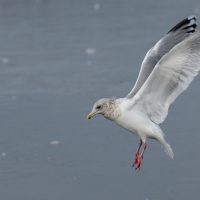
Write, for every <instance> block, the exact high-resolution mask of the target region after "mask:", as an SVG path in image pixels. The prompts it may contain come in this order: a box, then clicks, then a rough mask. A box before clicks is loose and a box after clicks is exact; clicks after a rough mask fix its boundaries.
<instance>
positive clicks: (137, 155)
mask: <svg viewBox="0 0 200 200" xmlns="http://www.w3.org/2000/svg"><path fill="white" fill-rule="evenodd" d="M139 156H140V155H139V152H137V153H136V154H135V158H134V162H133V165H132V166H133V167H134V166H135V165H137V163H138V160H139Z"/></svg>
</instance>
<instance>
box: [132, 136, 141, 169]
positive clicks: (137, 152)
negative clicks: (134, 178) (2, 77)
mask: <svg viewBox="0 0 200 200" xmlns="http://www.w3.org/2000/svg"><path fill="white" fill-rule="evenodd" d="M141 146H142V140H141V139H140V143H139V146H138V149H137V151H136V153H135V158H134V162H133V165H132V166H133V167H134V166H135V165H136V164H137V163H138V158H139V155H140V154H139V153H140V148H141Z"/></svg>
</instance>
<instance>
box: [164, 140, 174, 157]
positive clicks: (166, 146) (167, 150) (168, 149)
mask: <svg viewBox="0 0 200 200" xmlns="http://www.w3.org/2000/svg"><path fill="white" fill-rule="evenodd" d="M161 146H162V148H163V149H164V151H165V153H166V154H167V155H168V156H169V157H170V158H171V159H173V158H174V152H173V150H172V148H171V146H170V144H168V143H167V142H162V144H161Z"/></svg>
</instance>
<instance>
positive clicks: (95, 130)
mask: <svg viewBox="0 0 200 200" xmlns="http://www.w3.org/2000/svg"><path fill="white" fill-rule="evenodd" d="M199 9H200V2H199V0H192V1H186V0H184V1H181V0H177V1H174V0H170V1H165V2H164V1H153V0H148V1H145V0H140V1H133V0H123V1H117V0H115V1H114V0H99V1H97V0H84V1H83V0H68V1H67V0H60V1H53V0H32V1H31V0H18V1H17V0H0V199H2V200H55V199H58V200H66V199H67V200H68V199H69V200H78V199H82V200H94V199H95V200H101V199H103V200H105V199H109V200H112V199H113V200H121V199H137V200H174V199H181V200H188V199H198V198H199V195H200V174H199V168H200V159H199V152H200V147H199V142H200V127H199V119H200V112H199V102H200V92H199V88H200V86H199V85H200V77H197V78H196V79H195V81H194V82H193V83H192V85H191V86H190V88H189V90H188V91H187V92H185V93H184V94H183V95H181V97H180V98H178V99H177V101H176V102H175V103H174V105H173V106H172V107H171V109H170V113H169V117H168V118H167V120H166V121H165V123H164V124H163V125H162V128H163V130H164V132H165V133H166V138H167V140H168V142H169V143H170V144H171V146H172V147H173V149H174V152H175V159H174V160H170V159H169V158H168V157H167V156H166V155H165V154H164V153H163V151H162V149H161V148H160V146H159V144H157V143H156V142H154V141H149V143H148V150H147V151H146V154H145V158H144V162H143V166H142V169H141V170H140V171H135V170H134V169H133V168H132V167H131V164H132V160H133V156H134V152H135V150H136V148H137V145H138V138H136V136H134V135H132V134H129V133H128V131H126V130H123V129H121V128H119V127H118V126H116V125H115V124H113V123H111V122H109V121H107V120H105V119H103V118H102V117H97V118H95V119H94V120H92V121H87V120H86V114H87V113H88V112H89V111H90V109H91V107H92V105H93V103H94V102H95V101H96V100H97V99H99V98H101V97H112V96H116V97H123V96H125V95H126V94H127V93H128V92H129V91H130V90H131V88H132V86H133V83H134V80H136V78H137V74H138V71H139V67H140V63H141V61H142V59H143V57H144V55H145V53H146V52H147V50H148V49H149V48H150V47H151V46H152V45H153V44H154V42H156V41H157V40H158V39H159V38H160V37H161V36H162V35H163V34H164V33H165V32H167V31H168V30H169V29H170V28H171V26H173V25H175V23H177V22H178V21H179V20H181V19H182V18H184V17H187V16H188V15H191V14H196V15H197V17H200V14H199ZM199 23H200V19H199Z"/></svg>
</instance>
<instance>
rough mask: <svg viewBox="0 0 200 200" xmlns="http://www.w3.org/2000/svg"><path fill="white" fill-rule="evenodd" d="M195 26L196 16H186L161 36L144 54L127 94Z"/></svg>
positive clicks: (130, 96)
mask: <svg viewBox="0 0 200 200" xmlns="http://www.w3.org/2000/svg"><path fill="white" fill-rule="evenodd" d="M196 27H197V24H196V17H195V16H191V17H188V18H186V19H184V20H182V21H181V22H179V23H178V24H177V25H176V26H174V27H173V28H172V29H171V30H170V31H169V32H168V33H167V34H166V35H165V36H164V37H163V38H161V39H160V40H159V41H158V42H157V43H156V44H155V45H154V46H153V47H152V48H151V49H150V50H149V51H148V52H147V54H146V56H145V58H144V60H143V62H142V66H141V69H140V72H139V76H138V78H137V81H136V83H135V85H134V87H133V89H132V90H131V92H130V93H129V94H128V96H127V97H128V98H132V97H133V96H134V95H135V94H136V93H137V91H138V90H139V89H140V88H141V86H142V85H143V84H144V82H145V81H146V79H147V78H148V76H149V75H150V73H151V72H152V70H153V69H154V67H155V65H156V64H157V62H158V61H159V60H160V59H161V58H162V57H163V56H164V55H165V54H166V53H168V52H169V51H170V50H171V49H172V48H173V47H174V46H175V45H177V44H178V43H180V42H181V41H183V40H184V39H185V38H186V37H188V36H189V35H191V33H193V32H195V29H196Z"/></svg>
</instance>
